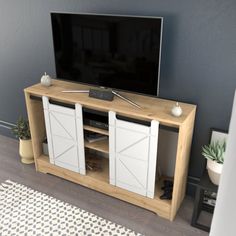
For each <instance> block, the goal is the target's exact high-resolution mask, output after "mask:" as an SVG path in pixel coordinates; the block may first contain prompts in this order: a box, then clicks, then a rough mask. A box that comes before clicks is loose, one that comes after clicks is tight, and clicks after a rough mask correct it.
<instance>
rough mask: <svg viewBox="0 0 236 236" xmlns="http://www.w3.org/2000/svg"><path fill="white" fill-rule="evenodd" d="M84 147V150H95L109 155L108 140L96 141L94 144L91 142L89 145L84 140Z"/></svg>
mask: <svg viewBox="0 0 236 236" xmlns="http://www.w3.org/2000/svg"><path fill="white" fill-rule="evenodd" d="M84 146H85V147H86V148H89V149H92V150H96V151H99V152H104V153H109V142H108V139H105V140H100V141H96V142H93V143H89V142H88V141H86V140H85V141H84Z"/></svg>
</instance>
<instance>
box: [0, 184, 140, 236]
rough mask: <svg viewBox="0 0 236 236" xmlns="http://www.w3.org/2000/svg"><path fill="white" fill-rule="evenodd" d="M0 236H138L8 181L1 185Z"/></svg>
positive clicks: (121, 227) (128, 230)
mask: <svg viewBox="0 0 236 236" xmlns="http://www.w3.org/2000/svg"><path fill="white" fill-rule="evenodd" d="M0 235H1V236H13V235H14V236H29V235H32V236H44V235H50V236H54V235H55V236H58V235H63V236H67V235H69V236H70V235H72V236H73V235H76V236H77V235H78V236H80V235H81V236H84V235H91V236H92V235H112V236H115V235H116V236H119V235H129V236H133V235H141V234H137V233H135V232H134V231H132V230H130V229H127V228H125V227H123V226H121V225H117V224H115V223H112V222H111V221H108V220H105V219H103V218H101V217H98V216H96V215H94V214H92V213H89V212H86V211H84V210H81V209H79V208H78V207H75V206H72V205H70V204H68V203H64V202H62V201H60V200H57V199H55V198H53V197H50V196H47V195H46V194H44V193H40V192H38V191H35V190H32V189H30V188H28V187H26V186H24V185H21V184H18V183H15V182H12V181H10V180H7V181H6V182H5V183H2V184H0Z"/></svg>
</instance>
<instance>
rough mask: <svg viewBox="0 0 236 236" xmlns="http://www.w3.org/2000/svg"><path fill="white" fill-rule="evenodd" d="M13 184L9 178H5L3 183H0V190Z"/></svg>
mask: <svg viewBox="0 0 236 236" xmlns="http://www.w3.org/2000/svg"><path fill="white" fill-rule="evenodd" d="M13 184H14V182H12V181H11V180H6V181H5V182H4V183H1V184H0V191H1V192H3V191H5V190H6V189H8V188H9V187H10V186H11V185H13Z"/></svg>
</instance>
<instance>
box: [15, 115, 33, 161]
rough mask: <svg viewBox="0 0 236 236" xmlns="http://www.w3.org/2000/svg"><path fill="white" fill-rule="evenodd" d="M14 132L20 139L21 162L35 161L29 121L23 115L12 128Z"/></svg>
mask: <svg viewBox="0 0 236 236" xmlns="http://www.w3.org/2000/svg"><path fill="white" fill-rule="evenodd" d="M12 133H13V134H14V135H15V136H16V137H17V138H19V140H20V144H19V154H20V156H21V162H22V163H24V164H31V163H34V154H33V148H32V141H31V134H30V128H29V122H28V121H27V120H24V119H23V117H20V118H19V119H18V120H17V123H16V126H14V127H13V128H12Z"/></svg>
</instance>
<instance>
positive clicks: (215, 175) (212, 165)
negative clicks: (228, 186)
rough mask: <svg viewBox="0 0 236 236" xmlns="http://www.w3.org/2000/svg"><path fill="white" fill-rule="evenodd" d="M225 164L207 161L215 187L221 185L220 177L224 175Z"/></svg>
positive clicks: (209, 173) (208, 170)
mask: <svg viewBox="0 0 236 236" xmlns="http://www.w3.org/2000/svg"><path fill="white" fill-rule="evenodd" d="M222 168H223V164H219V163H217V162H216V161H212V160H209V159H207V172H208V175H209V178H210V180H211V182H212V183H213V184H215V185H219V183H220V175H221V173H222Z"/></svg>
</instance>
